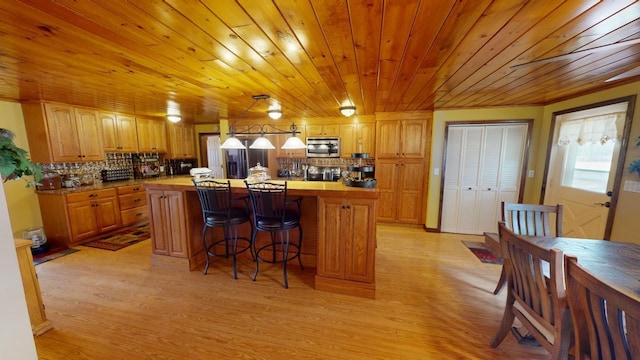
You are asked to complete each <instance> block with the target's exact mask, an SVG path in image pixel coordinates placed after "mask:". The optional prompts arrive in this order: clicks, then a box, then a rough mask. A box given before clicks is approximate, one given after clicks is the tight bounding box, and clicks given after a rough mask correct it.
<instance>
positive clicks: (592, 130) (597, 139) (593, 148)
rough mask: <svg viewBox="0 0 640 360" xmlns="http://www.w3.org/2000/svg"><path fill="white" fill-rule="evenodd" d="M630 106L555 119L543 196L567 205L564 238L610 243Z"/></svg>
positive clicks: (603, 108)
mask: <svg viewBox="0 0 640 360" xmlns="http://www.w3.org/2000/svg"><path fill="white" fill-rule="evenodd" d="M626 111H627V103H626V102H624V103H617V104H612V105H606V106H601V107H597V108H591V109H586V110H580V111H574V112H568V113H563V114H559V115H556V116H555V128H554V135H553V142H552V144H553V145H552V147H551V152H550V155H549V159H548V162H549V170H548V174H547V182H546V189H545V196H544V203H545V204H563V206H564V212H563V230H564V231H563V232H564V236H567V237H575V238H588V239H605V238H607V237H608V235H607V234H606V229H607V221H608V218H609V210H610V205H611V203H612V198H611V196H612V195H613V194H614V185H615V184H614V180H615V177H616V170H617V167H618V157H619V154H620V145H621V142H620V140H621V139H622V134H623V129H624V126H625V118H626Z"/></svg>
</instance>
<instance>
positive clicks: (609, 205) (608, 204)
mask: <svg viewBox="0 0 640 360" xmlns="http://www.w3.org/2000/svg"><path fill="white" fill-rule="evenodd" d="M593 205H600V206H604V207H606V208H608V207H611V203H610V202H608V201H606V202H601V203H597V202H596V203H593Z"/></svg>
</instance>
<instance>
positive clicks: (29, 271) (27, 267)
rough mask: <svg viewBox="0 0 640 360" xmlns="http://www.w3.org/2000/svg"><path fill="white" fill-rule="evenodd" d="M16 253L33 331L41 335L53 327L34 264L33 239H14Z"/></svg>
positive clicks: (34, 333)
mask: <svg viewBox="0 0 640 360" xmlns="http://www.w3.org/2000/svg"><path fill="white" fill-rule="evenodd" d="M14 243H15V247H16V255H17V256H18V266H19V267H20V275H21V277H22V286H23V288H24V297H25V300H26V301H27V309H28V310H29V320H30V321H31V331H32V332H33V335H40V334H43V333H45V332H47V331H48V330H50V329H52V328H53V325H52V324H51V321H50V320H48V319H47V314H46V313H45V311H44V302H43V301H42V294H41V292H40V283H39V282H38V274H37V273H36V268H35V266H34V265H33V255H31V241H29V240H24V239H14Z"/></svg>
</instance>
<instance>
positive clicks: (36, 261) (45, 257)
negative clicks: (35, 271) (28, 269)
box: [33, 248, 80, 265]
mask: <svg viewBox="0 0 640 360" xmlns="http://www.w3.org/2000/svg"><path fill="white" fill-rule="evenodd" d="M78 251H80V250H78V249H71V248H69V249H64V250H60V251H55V252H51V253H48V254H42V255H34V256H33V265H40V264H42V263H45V262H47V261H50V260H54V259H58V258H61V257H63V256H65V255H69V254H73V253H74V252H78Z"/></svg>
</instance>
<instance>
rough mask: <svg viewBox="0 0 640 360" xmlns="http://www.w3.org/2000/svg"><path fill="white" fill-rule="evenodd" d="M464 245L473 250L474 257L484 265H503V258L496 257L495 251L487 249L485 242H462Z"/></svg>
mask: <svg viewBox="0 0 640 360" xmlns="http://www.w3.org/2000/svg"><path fill="white" fill-rule="evenodd" d="M462 243H463V244H464V245H465V246H466V247H467V249H469V250H471V252H472V253H473V255H475V256H476V257H477V258H478V260H480V261H482V262H483V263H485V264H498V265H501V264H502V258H501V257H499V256H496V254H494V253H493V251H491V250H489V249H487V248H486V247H485V245H484V243H483V242H478V241H465V240H462Z"/></svg>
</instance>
